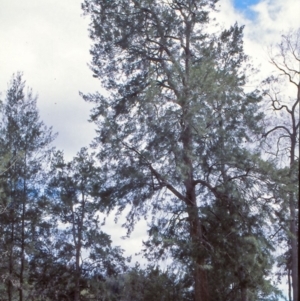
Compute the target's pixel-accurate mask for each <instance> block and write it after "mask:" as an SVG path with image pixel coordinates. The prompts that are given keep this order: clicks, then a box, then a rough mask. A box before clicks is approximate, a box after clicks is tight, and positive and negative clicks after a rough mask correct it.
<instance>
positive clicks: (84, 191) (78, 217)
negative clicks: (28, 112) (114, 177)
mask: <svg viewBox="0 0 300 301" xmlns="http://www.w3.org/2000/svg"><path fill="white" fill-rule="evenodd" d="M52 164H53V177H52V179H51V182H50V186H49V197H50V199H51V200H52V202H53V213H52V214H53V217H54V218H55V219H57V221H58V222H59V223H60V224H63V226H62V227H60V228H58V231H57V234H56V237H55V238H54V239H55V241H56V253H57V256H56V257H57V261H58V262H60V263H62V264H65V266H67V265H68V267H69V271H67V274H68V277H67V279H68V283H67V285H65V287H64V290H65V295H66V294H69V295H71V296H72V299H73V300H74V301H79V300H82V298H83V297H82V291H83V290H84V289H85V288H86V287H85V286H84V285H83V284H84V283H85V285H87V281H88V279H89V278H91V276H92V275H96V276H98V277H99V276H100V275H102V277H105V276H112V275H116V274H117V273H119V272H120V271H123V270H124V268H125V266H126V265H125V258H124V257H123V256H122V250H121V249H120V248H118V247H112V246H111V240H110V237H109V235H107V234H105V233H104V232H103V231H101V230H100V226H101V223H100V221H99V219H100V217H99V214H100V212H101V211H103V210H104V208H103V207H102V204H101V203H99V202H98V198H99V196H98V193H99V191H101V178H100V176H101V170H100V168H99V167H97V166H96V163H95V160H94V156H93V155H89V154H88V151H87V149H86V148H82V149H81V150H80V152H79V153H78V154H77V156H76V157H75V158H74V159H73V160H72V161H71V162H68V163H65V162H64V159H63V154H62V153H61V152H57V153H56V154H55V156H54V158H53V160H52ZM59 282H61V283H62V282H63V279H62V280H61V281H59ZM63 283H65V282H63ZM58 284H59V283H58ZM52 298H54V296H52ZM58 299H59V298H58Z"/></svg>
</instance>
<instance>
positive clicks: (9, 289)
mask: <svg viewBox="0 0 300 301" xmlns="http://www.w3.org/2000/svg"><path fill="white" fill-rule="evenodd" d="M14 230H15V227H14V221H13V222H12V225H11V235H10V239H11V245H10V252H9V253H10V254H9V278H8V282H7V295H8V301H12V288H13V286H12V279H11V278H12V274H13V242H14V232H15V231H14Z"/></svg>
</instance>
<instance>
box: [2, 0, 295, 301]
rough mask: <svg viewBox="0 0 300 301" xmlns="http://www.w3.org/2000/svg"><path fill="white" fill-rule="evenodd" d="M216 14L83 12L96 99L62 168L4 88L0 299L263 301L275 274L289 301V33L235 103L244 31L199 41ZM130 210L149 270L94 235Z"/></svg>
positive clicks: (138, 9)
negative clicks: (80, 141) (88, 130)
mask: <svg viewBox="0 0 300 301" xmlns="http://www.w3.org/2000/svg"><path fill="white" fill-rule="evenodd" d="M215 2H216V1H204V0H197V1H196V0H189V1H180V0H178V1H175V0H174V1H170V2H162V1H147V0H143V1H134V0H132V1H123V0H120V1H101V2H99V1H96V0H86V1H84V3H83V4H82V7H83V10H84V12H85V14H87V15H88V16H89V17H90V18H91V24H90V36H91V39H92V40H93V43H94V44H93V46H92V49H91V55H92V65H91V69H92V71H93V74H94V76H95V77H97V78H99V80H100V81H101V83H102V85H103V87H105V89H106V91H107V92H109V95H108V96H107V94H106V95H105V96H104V95H101V94H100V93H95V94H87V95H83V98H84V99H85V100H86V101H89V102H93V103H94V109H93V110H92V112H91V121H92V122H94V123H95V124H96V125H97V131H96V137H95V139H94V141H93V143H92V145H91V149H92V150H89V149H87V148H82V149H81V150H80V151H79V152H78V154H77V155H76V156H75V157H74V158H73V160H72V161H70V162H65V160H64V157H63V152H61V151H57V150H56V149H55V148H54V147H53V146H52V145H53V144H52V143H53V141H54V139H55V136H56V134H54V133H53V132H52V128H49V127H47V126H45V124H44V123H43V122H42V121H41V120H40V118H39V114H38V109H37V107H36V97H35V96H34V95H33V93H32V91H31V90H30V89H27V90H26V87H25V82H24V80H23V79H22V74H21V73H17V74H16V75H14V76H13V77H12V80H11V82H10V84H9V87H8V90H7V92H6V96H5V98H3V99H2V102H1V116H2V122H1V129H0V130H1V131H0V145H1V148H0V152H1V171H0V172H1V173H0V189H1V190H0V202H1V203H0V205H1V208H0V210H1V211H0V223H1V227H0V231H1V241H0V252H1V262H0V271H1V272H0V273H1V277H2V282H1V284H0V296H1V297H0V300H9V301H12V300H20V301H22V300H76V301H77V300H195V301H208V300H228V301H229V300H232V301H233V300H242V301H246V300H248V301H250V300H277V298H278V296H280V291H279V289H278V288H277V286H276V283H275V282H274V280H275V275H273V270H272V268H273V267H274V265H277V266H278V268H280V269H279V273H278V277H279V278H280V277H282V276H286V277H287V279H288V288H289V300H293V301H297V300H298V233H297V229H298V226H299V218H298V217H299V209H298V208H299V201H298V200H299V193H298V181H299V168H298V167H299V157H298V152H297V149H298V147H299V99H300V88H299V87H300V84H299V77H300V70H299V62H300V53H299V50H300V45H299V41H300V32H299V30H298V31H295V32H290V33H289V34H286V35H284V36H283V38H282V42H281V44H279V45H278V46H277V47H276V48H275V49H274V52H273V53H271V54H270V60H271V63H272V64H273V65H274V66H275V68H276V69H277V71H278V72H277V74H274V75H272V76H270V77H269V78H267V79H266V80H264V81H263V82H262V86H261V87H259V89H256V90H254V91H252V92H246V91H245V86H246V85H247V83H248V82H249V80H251V77H252V76H253V75H252V74H251V73H249V72H248V70H249V60H248V57H247V56H246V55H245V54H244V52H243V27H239V26H238V25H237V24H235V25H233V26H232V27H231V28H229V29H222V30H221V29H218V28H216V30H215V33H210V30H208V29H209V26H212V24H213V22H212V21H210V19H209V12H210V11H211V10H212V9H214V5H215ZM290 86H291V87H292V88H291V89H294V90H293V92H292V93H294V94H293V95H295V97H289V95H290V94H289V93H286V92H285V91H284V90H283V89H290V88H288V87H290ZM128 207H129V208H130V211H129V213H128V215H127V222H126V224H125V225H124V226H125V227H126V228H127V230H128V234H130V233H131V231H132V230H133V229H134V225H135V223H136V221H138V220H139V219H140V218H141V217H146V218H148V221H149V229H148V234H149V235H148V238H147V240H146V241H144V249H143V250H142V252H143V254H144V256H145V257H146V258H147V259H148V260H149V266H148V267H147V268H141V266H139V265H135V266H132V264H131V265H130V264H129V259H128V258H125V257H124V256H123V250H122V249H121V248H119V247H113V246H112V241H111V239H110V237H109V236H108V235H107V234H106V233H104V232H103V231H102V229H101V227H102V224H103V220H102V219H101V218H102V216H103V214H108V213H109V212H111V211H112V210H113V209H117V210H118V211H119V213H120V212H123V210H124V209H125V208H128ZM150 217H151V218H150ZM278 248H281V249H283V250H284V252H282V254H280V256H277V253H276V252H275V251H276V250H277V249H278ZM165 259H168V261H169V262H170V260H171V264H170V265H169V266H168V267H165V268H160V267H159V266H158V265H157V263H158V262H161V261H163V260H165Z"/></svg>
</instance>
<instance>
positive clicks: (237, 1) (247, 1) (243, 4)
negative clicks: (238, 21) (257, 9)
mask: <svg viewBox="0 0 300 301" xmlns="http://www.w3.org/2000/svg"><path fill="white" fill-rule="evenodd" d="M258 2H259V0H234V1H233V4H234V6H235V8H237V9H239V10H247V9H248V7H249V6H251V5H254V4H256V3H258Z"/></svg>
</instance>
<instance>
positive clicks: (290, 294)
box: [288, 268, 292, 301]
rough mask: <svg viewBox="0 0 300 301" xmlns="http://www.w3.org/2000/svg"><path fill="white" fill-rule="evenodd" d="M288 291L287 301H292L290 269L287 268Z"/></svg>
mask: <svg viewBox="0 0 300 301" xmlns="http://www.w3.org/2000/svg"><path fill="white" fill-rule="evenodd" d="M288 286H289V287H288V289H289V301H292V291H291V269H290V268H288Z"/></svg>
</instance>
